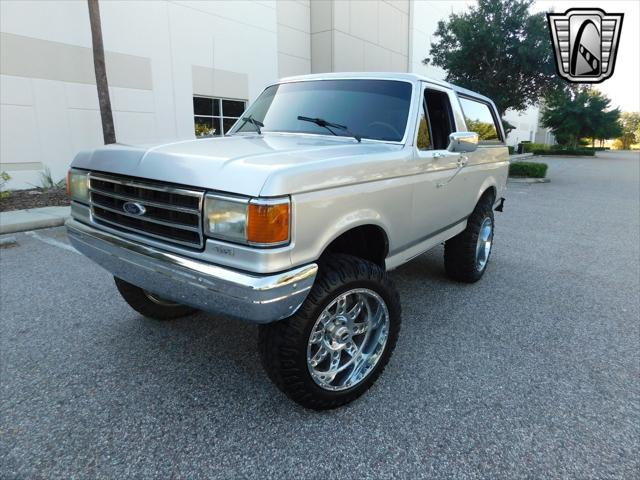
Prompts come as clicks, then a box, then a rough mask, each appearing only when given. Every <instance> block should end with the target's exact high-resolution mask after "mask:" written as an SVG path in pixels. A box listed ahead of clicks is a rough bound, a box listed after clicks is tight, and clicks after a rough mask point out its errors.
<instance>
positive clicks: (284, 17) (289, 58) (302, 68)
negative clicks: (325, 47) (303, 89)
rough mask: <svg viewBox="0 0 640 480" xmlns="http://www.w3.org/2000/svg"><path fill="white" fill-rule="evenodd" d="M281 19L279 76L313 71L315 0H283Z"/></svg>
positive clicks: (279, 9) (279, 10)
mask: <svg viewBox="0 0 640 480" xmlns="http://www.w3.org/2000/svg"><path fill="white" fill-rule="evenodd" d="M275 3H276V11H277V19H278V76H279V77H280V78H282V77H289V76H292V75H305V74H307V73H311V0H306V1H303V0H280V1H278V2H275Z"/></svg>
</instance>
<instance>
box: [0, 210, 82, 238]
mask: <svg viewBox="0 0 640 480" xmlns="http://www.w3.org/2000/svg"><path fill="white" fill-rule="evenodd" d="M70 211H71V207H42V208H32V209H29V210H13V211H10V212H0V234H4V233H16V232H24V231H25V230H36V229H38V228H49V227H58V226H60V225H63V224H64V222H65V220H66V219H67V218H68V217H69V215H70Z"/></svg>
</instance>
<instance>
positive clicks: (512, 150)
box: [507, 147, 516, 155]
mask: <svg viewBox="0 0 640 480" xmlns="http://www.w3.org/2000/svg"><path fill="white" fill-rule="evenodd" d="M507 148H508V149H509V155H513V154H514V152H515V151H516V148H515V147H507Z"/></svg>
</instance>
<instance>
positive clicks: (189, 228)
mask: <svg viewBox="0 0 640 480" xmlns="http://www.w3.org/2000/svg"><path fill="white" fill-rule="evenodd" d="M94 207H98V208H101V209H103V210H107V211H108V212H113V213H117V214H118V215H123V216H125V217H129V218H135V219H137V220H144V221H145V222H151V223H156V224H158V225H164V226H165V227H172V228H179V229H180V230H187V231H189V232H196V233H200V229H199V228H198V227H192V226H190V225H184V224H181V223H172V222H165V221H163V220H156V219H155V218H151V217H145V216H144V215H132V214H130V213H127V212H125V211H124V210H116V209H115V208H111V207H105V206H104V205H102V204H100V203H96V202H94V201H93V199H91V213H93V214H94V215H96V217H98V218H100V214H96V212H95V211H94V210H93V208H94ZM131 228H133V227H131ZM140 231H141V232H142V231H144V230H140Z"/></svg>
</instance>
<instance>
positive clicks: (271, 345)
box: [258, 255, 400, 410]
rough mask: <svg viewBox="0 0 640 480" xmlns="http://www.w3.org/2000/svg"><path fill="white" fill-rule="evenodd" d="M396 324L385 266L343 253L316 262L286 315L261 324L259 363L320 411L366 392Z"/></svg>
mask: <svg viewBox="0 0 640 480" xmlns="http://www.w3.org/2000/svg"><path fill="white" fill-rule="evenodd" d="M399 331H400V299H399V296H398V293H397V291H396V289H395V287H394V286H393V284H392V282H391V280H390V278H389V277H388V276H387V274H386V272H385V271H384V270H383V269H382V268H380V267H379V266H378V265H376V264H374V263H372V262H369V261H366V260H362V259H360V258H357V257H353V256H350V255H331V256H330V257H328V258H327V259H326V261H324V262H323V263H322V264H321V266H320V274H319V275H318V277H317V278H316V281H315V283H314V286H313V288H312V290H311V292H310V293H309V296H308V297H307V299H306V300H305V302H304V303H303V305H302V306H301V307H300V309H299V310H298V312H296V313H295V314H294V315H293V316H292V317H290V318H287V319H285V320H280V321H277V322H274V323H270V324H266V325H260V329H259V334H258V344H259V351H260V357H261V360H262V365H263V366H264V368H265V370H266V372H267V375H268V376H269V378H270V379H271V380H272V381H273V382H274V383H275V385H276V386H277V387H278V388H279V389H280V390H281V391H283V392H284V393H285V394H286V395H287V396H288V397H289V398H291V399H292V400H293V401H295V402H297V403H298V404H300V405H302V406H303V407H306V408H310V409H313V410H327V409H331V408H336V407H340V406H342V405H345V404H347V403H349V402H352V401H353V400H355V399H356V398H358V397H359V396H360V395H362V394H363V393H365V392H366V391H367V390H368V389H369V388H370V387H371V386H372V385H373V384H374V382H375V381H376V379H377V378H378V377H379V376H380V374H381V373H382V371H383V370H384V368H385V366H386V364H387V362H388V361H389V358H390V357H391V353H392V352H393V349H394V347H395V344H396V340H397V338H398V333H399Z"/></svg>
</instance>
